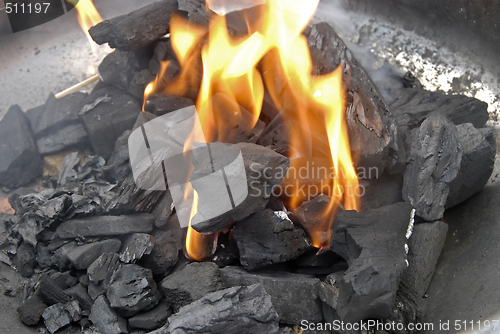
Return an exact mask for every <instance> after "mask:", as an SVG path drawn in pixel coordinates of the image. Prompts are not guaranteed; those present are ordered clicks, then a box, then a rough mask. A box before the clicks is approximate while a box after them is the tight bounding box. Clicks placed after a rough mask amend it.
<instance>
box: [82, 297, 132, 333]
mask: <svg viewBox="0 0 500 334" xmlns="http://www.w3.org/2000/svg"><path fill="white" fill-rule="evenodd" d="M89 319H90V321H92V323H93V324H94V326H95V327H96V329H97V330H98V331H99V332H101V333H106V334H126V333H128V329H127V320H125V319H124V318H122V317H121V316H119V315H118V314H117V313H116V311H115V310H113V309H112V308H111V307H110V306H109V301H108V300H107V299H106V296H104V295H101V296H99V297H97V299H96V301H95V302H94V305H92V311H91V313H90V317H89Z"/></svg>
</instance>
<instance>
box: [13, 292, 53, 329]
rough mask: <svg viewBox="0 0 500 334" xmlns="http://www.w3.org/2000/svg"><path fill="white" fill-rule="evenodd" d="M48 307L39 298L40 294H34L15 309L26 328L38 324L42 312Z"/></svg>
mask: <svg viewBox="0 0 500 334" xmlns="http://www.w3.org/2000/svg"><path fill="white" fill-rule="evenodd" d="M47 307H48V305H47V304H46V303H45V302H44V301H43V300H42V298H41V297H40V293H35V294H34V295H33V296H31V297H30V298H28V299H27V300H26V301H25V302H24V303H23V304H22V305H21V306H19V307H18V308H17V314H18V315H19V319H20V320H21V321H22V322H23V323H24V324H25V325H27V326H34V325H36V324H38V322H39V321H40V318H41V317H42V314H43V311H45V309H46V308H47Z"/></svg>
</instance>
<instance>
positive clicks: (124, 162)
mask: <svg viewBox="0 0 500 334" xmlns="http://www.w3.org/2000/svg"><path fill="white" fill-rule="evenodd" d="M129 135H130V130H127V131H125V132H123V133H122V134H121V135H120V137H118V139H117V140H116V143H115V148H114V150H113V153H111V157H110V158H109V160H108V162H107V164H106V167H105V168H106V172H107V175H108V177H110V178H111V179H112V180H114V181H115V182H117V183H121V182H123V181H124V180H125V179H126V178H127V176H129V175H130V174H131V173H132V170H131V169H130V162H129V154H128V136H129Z"/></svg>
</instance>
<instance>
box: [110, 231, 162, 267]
mask: <svg viewBox="0 0 500 334" xmlns="http://www.w3.org/2000/svg"><path fill="white" fill-rule="evenodd" d="M154 244H155V241H154V239H153V237H152V236H150V235H149V234H146V233H133V234H130V235H128V236H127V237H126V238H125V240H124V241H123V243H122V248H121V249H120V253H119V254H120V260H121V261H122V262H124V263H135V262H136V261H137V260H139V259H140V258H141V257H142V256H143V255H144V254H151V251H152V250H153V247H154Z"/></svg>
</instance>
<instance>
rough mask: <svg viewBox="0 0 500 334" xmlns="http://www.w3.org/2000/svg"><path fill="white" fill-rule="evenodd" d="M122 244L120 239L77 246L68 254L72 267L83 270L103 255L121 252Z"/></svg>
mask: <svg viewBox="0 0 500 334" xmlns="http://www.w3.org/2000/svg"><path fill="white" fill-rule="evenodd" d="M121 245H122V242H121V241H120V240H119V239H106V240H103V241H97V242H92V243H89V244H85V245H82V246H77V247H75V248H73V249H72V250H71V251H69V252H68V254H67V256H68V259H69V261H70V262H71V266H72V267H74V268H76V269H79V270H83V269H87V268H88V267H89V266H90V265H91V264H92V262H94V261H95V260H97V259H98V258H99V256H101V254H103V253H116V252H118V251H119V250H120V247H121Z"/></svg>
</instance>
